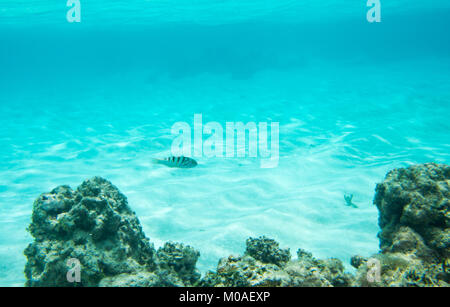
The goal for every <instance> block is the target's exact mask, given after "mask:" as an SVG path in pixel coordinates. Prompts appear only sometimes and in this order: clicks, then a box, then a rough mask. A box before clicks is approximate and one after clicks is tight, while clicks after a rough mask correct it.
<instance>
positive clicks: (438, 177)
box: [352, 163, 450, 286]
mask: <svg viewBox="0 0 450 307" xmlns="http://www.w3.org/2000/svg"><path fill="white" fill-rule="evenodd" d="M374 203H375V205H376V206H377V208H378V210H379V226H380V228H381V231H380V232H379V234H378V237H379V238H380V248H381V252H380V253H379V254H377V255H374V256H372V258H373V259H377V260H378V261H379V266H380V269H381V274H380V276H379V279H378V281H376V280H375V281H374V282H368V281H367V278H366V277H367V272H368V271H370V268H368V265H367V260H364V261H361V259H359V258H358V259H357V258H355V257H354V258H353V259H352V260H353V261H352V265H353V266H355V267H357V268H358V273H357V277H356V279H357V281H358V282H357V284H358V285H361V286H372V285H374V286H448V285H449V284H448V283H449V282H450V270H449V268H448V265H447V264H448V259H449V257H450V232H449V231H450V230H449V226H450V211H449V208H450V166H447V165H438V164H435V163H428V164H421V165H414V166H411V167H409V168H401V169H395V170H393V171H391V172H389V173H388V174H387V176H386V178H385V180H384V182H382V183H380V184H378V185H377V187H376V195H375V199H374Z"/></svg>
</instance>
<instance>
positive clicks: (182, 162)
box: [153, 156, 197, 168]
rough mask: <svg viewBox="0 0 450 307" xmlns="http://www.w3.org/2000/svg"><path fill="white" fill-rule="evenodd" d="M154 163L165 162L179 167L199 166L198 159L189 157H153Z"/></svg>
mask: <svg viewBox="0 0 450 307" xmlns="http://www.w3.org/2000/svg"><path fill="white" fill-rule="evenodd" d="M153 163H156V164H163V165H165V166H168V167H177V168H193V167H196V166H197V161H195V160H194V159H192V158H188V157H183V156H181V157H174V156H171V157H168V158H165V159H153Z"/></svg>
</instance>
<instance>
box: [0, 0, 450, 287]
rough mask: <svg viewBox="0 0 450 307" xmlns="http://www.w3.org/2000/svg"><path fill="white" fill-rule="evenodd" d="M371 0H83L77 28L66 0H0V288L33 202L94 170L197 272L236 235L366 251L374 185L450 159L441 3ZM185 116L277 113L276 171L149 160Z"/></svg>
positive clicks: (19, 264) (240, 244)
mask: <svg viewBox="0 0 450 307" xmlns="http://www.w3.org/2000/svg"><path fill="white" fill-rule="evenodd" d="M85 2H86V3H85ZM87 2H89V3H87ZM381 2H382V11H381V12H382V22H381V23H374V24H370V23H368V22H367V20H366V12H367V8H366V6H365V1H359V0H358V1H357V0H354V1H343V0H342V1H337V0H336V1H331V0H327V1H312V0H309V1H287V0H284V1H274V0H271V1H268V0H266V1H256V0H245V1H237V0H233V1H206V0H195V1H187V0H185V1H181V0H180V1H177V0H155V1H138V0H134V1H118V0H115V1H106V0H104V1H99V0H97V1H81V3H82V10H81V16H82V17H81V18H82V19H81V23H68V22H67V21H66V12H67V10H68V8H66V6H65V3H66V1H37V0H36V1H31V0H28V1H17V0H15V1H12V0H11V1H4V0H3V1H0V127H1V128H0V155H1V159H0V285H2V286H11V285H23V283H24V275H23V267H24V264H25V260H26V259H25V257H24V256H23V250H24V248H25V247H26V245H27V244H28V243H29V242H31V240H32V238H31V237H30V236H29V235H28V234H27V232H26V230H25V228H26V227H27V225H28V224H29V222H30V214H31V209H32V204H33V200H34V199H35V198H37V196H38V195H39V194H40V193H42V192H46V191H49V190H51V189H52V188H54V187H56V186H57V185H61V184H69V185H71V186H72V187H73V188H75V187H77V186H78V185H79V184H80V183H81V182H82V181H83V180H84V179H86V178H90V177H92V176H96V175H97V176H103V177H105V178H107V179H108V180H110V181H111V182H112V183H113V184H115V185H116V186H117V187H118V188H119V189H120V190H121V191H122V192H123V193H124V194H125V195H126V196H127V197H128V200H129V204H130V206H131V207H132V209H133V210H135V211H136V213H137V215H138V217H139V219H140V221H141V223H142V225H143V228H144V231H145V233H146V235H147V236H148V237H150V240H151V241H152V242H154V243H155V245H156V246H160V245H161V244H162V243H163V242H165V241H168V240H172V241H181V242H184V243H186V244H190V245H192V246H194V247H195V248H197V249H198V250H200V252H201V257H200V260H199V263H198V267H199V269H201V270H202V272H205V271H206V270H208V269H214V268H215V266H216V264H217V261H218V260H219V258H220V257H224V256H228V255H230V254H240V253H242V252H243V250H244V244H245V239H246V238H247V237H249V236H259V235H266V236H269V237H272V238H275V239H276V240H277V241H279V242H280V244H281V245H282V246H283V247H289V248H291V251H292V252H295V251H296V250H297V249H298V248H304V249H307V250H309V251H311V252H313V253H314V255H315V256H317V257H321V258H324V257H338V258H340V259H341V260H343V261H344V262H346V263H348V262H349V259H350V257H351V256H352V255H354V254H360V255H370V254H371V253H375V252H377V251H378V239H377V238H376V234H377V232H378V226H377V210H376V208H375V207H374V206H373V205H372V199H373V195H374V188H375V184H376V183H377V182H380V181H381V180H382V179H383V178H384V176H385V174H386V172H387V171H388V170H390V169H392V168H395V167H402V166H407V165H410V164H414V163H422V162H430V161H434V162H441V163H449V160H450V155H449V148H450V135H449V129H450V123H449V120H448V118H449V114H450V113H449V112H450V36H449V35H448V29H450V21H449V16H450V3H449V2H448V1H428V2H426V3H425V2H424V1H415V0H414V1H413V0H411V1H406V0H403V1H389V3H384V2H387V1H381ZM194 114H202V117H203V121H204V122H205V123H206V122H213V121H215V122H218V123H220V124H222V125H223V126H225V123H226V122H238V121H241V122H244V123H247V122H256V123H259V122H267V123H271V122H279V125H280V131H279V163H278V166H277V167H275V168H268V169H265V168H261V167H260V163H259V158H245V157H244V158H220V157H213V158H208V157H200V158H197V160H198V162H199V166H198V167H197V168H195V169H192V170H180V169H170V168H165V167H161V166H158V165H154V164H152V163H151V158H152V157H164V156H167V155H170V149H171V144H172V141H173V139H174V136H173V135H172V134H171V127H172V125H173V124H174V123H176V122H179V121H182V122H187V123H190V124H192V123H193V119H194ZM345 193H350V194H353V195H354V197H353V202H354V203H355V204H357V205H358V208H351V207H348V206H345V201H344V197H343V196H344V194H345ZM347 267H348V269H349V270H351V268H350V267H349V266H347Z"/></svg>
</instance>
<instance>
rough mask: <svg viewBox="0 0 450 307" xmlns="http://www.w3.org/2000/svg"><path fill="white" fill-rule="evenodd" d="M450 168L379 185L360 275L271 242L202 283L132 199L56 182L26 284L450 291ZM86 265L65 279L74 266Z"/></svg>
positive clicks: (36, 219)
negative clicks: (150, 231)
mask: <svg viewBox="0 0 450 307" xmlns="http://www.w3.org/2000/svg"><path fill="white" fill-rule="evenodd" d="M449 187H450V166H447V165H438V164H434V163H429V164H423V165H415V166H411V167H409V168H402V169H396V170H393V171H391V172H389V173H388V174H387V176H386V178H385V180H384V181H383V182H382V183H380V184H378V185H377V187H376V195H375V198H374V204H375V205H376V206H377V208H378V210H379V226H380V232H379V234H378V237H379V239H380V252H379V253H377V254H375V255H372V256H370V257H364V256H354V257H353V258H352V259H351V265H352V266H354V267H355V268H356V269H357V273H356V275H355V276H353V275H351V274H349V273H346V272H345V270H344V266H343V265H342V263H341V261H340V260H338V259H334V258H331V259H326V260H319V259H316V258H314V257H313V256H312V254H311V253H308V252H307V251H304V250H302V249H299V250H298V251H297V259H294V260H292V259H291V254H290V251H289V249H281V248H280V247H279V244H278V243H277V242H276V241H274V240H272V239H269V238H266V237H259V238H249V239H248V240H247V242H246V250H245V252H244V254H243V255H242V256H229V257H227V258H223V259H221V260H220V261H219V264H218V266H217V270H216V271H215V272H212V271H211V272H208V273H207V274H206V275H205V276H204V277H203V278H201V276H200V274H199V272H198V270H197V269H196V263H197V260H198V258H199V256H200V254H199V252H198V251H196V250H195V249H194V248H192V247H190V246H184V245H183V244H181V243H173V242H167V243H166V244H165V245H164V246H162V247H161V248H159V249H158V250H157V251H156V250H155V248H154V247H153V245H152V244H151V243H150V241H149V239H148V238H146V237H145V235H144V233H143V231H142V227H141V225H140V223H139V220H138V218H137V217H136V214H135V213H134V212H133V211H132V210H131V209H130V207H129V206H128V203H127V199H126V197H125V196H124V195H122V194H121V193H120V192H119V190H118V189H117V188H116V187H115V186H113V185H112V184H111V183H110V182H108V181H107V180H105V179H102V178H99V177H95V178H92V179H90V180H87V181H85V182H83V184H81V185H80V186H79V187H78V188H77V189H76V190H75V191H74V190H72V189H71V188H70V187H68V186H60V187H58V188H56V189H54V190H53V191H51V192H50V193H45V194H42V195H41V196H40V197H39V198H38V199H37V200H36V201H35V203H34V205H33V213H32V223H31V225H30V226H29V228H28V230H29V231H30V233H31V235H32V236H33V237H34V242H33V243H31V244H30V245H29V246H28V247H27V248H26V249H25V256H26V257H27V259H28V261H27V263H26V266H25V275H26V278H27V281H26V285H27V286H140V287H151V286H207V287H217V286H232V287H235V286H245V287H248V286H277V287H278V286H281V287H285V286H286V287H287V286H289V287H297V286H299V287H301V286H306V287H331V286H336V287H347V286H364V287H365V286H449V284H450V261H449V258H450V233H449V225H450V211H449V207H450V189H449ZM70 259H76V260H77V261H79V263H80V265H81V281H80V282H79V283H76V282H75V283H72V282H69V281H68V279H67V272H68V270H69V264H68V261H69V260H70Z"/></svg>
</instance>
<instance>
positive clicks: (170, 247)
mask: <svg viewBox="0 0 450 307" xmlns="http://www.w3.org/2000/svg"><path fill="white" fill-rule="evenodd" d="M156 256H157V263H158V267H159V269H160V270H168V271H169V272H170V273H171V275H173V274H175V275H177V276H178V277H179V278H180V279H181V280H182V281H183V283H184V285H185V286H189V285H194V284H195V283H196V282H197V281H198V280H199V279H200V272H199V271H198V270H197V268H196V267H195V265H196V263H197V260H198V257H200V253H199V252H198V251H196V250H195V249H193V248H192V247H190V246H186V247H185V246H184V245H183V244H181V243H172V242H167V243H166V244H165V245H164V246H163V247H161V248H159V249H158V252H157V253H156Z"/></svg>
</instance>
